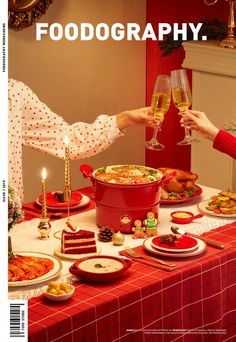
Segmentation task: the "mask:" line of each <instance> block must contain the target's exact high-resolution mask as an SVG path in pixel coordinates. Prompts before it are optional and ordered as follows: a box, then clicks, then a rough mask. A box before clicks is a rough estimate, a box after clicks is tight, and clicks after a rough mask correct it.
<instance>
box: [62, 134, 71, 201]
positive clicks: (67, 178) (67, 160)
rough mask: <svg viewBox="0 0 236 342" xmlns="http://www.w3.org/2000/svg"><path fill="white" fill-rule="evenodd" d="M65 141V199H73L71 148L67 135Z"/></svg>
mask: <svg viewBox="0 0 236 342" xmlns="http://www.w3.org/2000/svg"><path fill="white" fill-rule="evenodd" d="M64 143H65V157H64V159H65V189H64V200H65V201H70V200H71V178H70V148H69V139H68V137H67V135H66V136H65V139H64Z"/></svg>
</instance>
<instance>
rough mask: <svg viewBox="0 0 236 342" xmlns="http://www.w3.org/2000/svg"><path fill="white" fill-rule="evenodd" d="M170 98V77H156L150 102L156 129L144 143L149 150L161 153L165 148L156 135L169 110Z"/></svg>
mask: <svg viewBox="0 0 236 342" xmlns="http://www.w3.org/2000/svg"><path fill="white" fill-rule="evenodd" d="M170 97H171V86H170V76H167V75H159V76H157V79H156V83H155V86H154V90H153V94H152V102H151V108H152V111H153V113H154V122H155V124H156V127H155V128H154V129H153V135H152V138H151V140H149V141H146V143H145V147H146V148H148V149H150V150H155V151H161V150H163V149H164V148H165V146H164V145H163V144H161V143H160V142H159V141H158V140H157V133H158V132H159V131H160V129H161V125H162V122H163V120H164V115H165V113H166V112H167V111H168V110H169V107H170Z"/></svg>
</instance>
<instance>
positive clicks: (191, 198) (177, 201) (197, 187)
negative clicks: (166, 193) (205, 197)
mask: <svg viewBox="0 0 236 342" xmlns="http://www.w3.org/2000/svg"><path fill="white" fill-rule="evenodd" d="M195 187H196V192H195V194H194V195H193V196H190V197H184V198H182V199H178V200H168V199H166V200H161V202H160V204H161V205H162V204H163V205H169V204H170V205H175V204H180V203H184V202H189V201H192V200H195V199H196V198H198V197H199V196H201V194H202V188H201V187H200V186H199V185H196V184H195Z"/></svg>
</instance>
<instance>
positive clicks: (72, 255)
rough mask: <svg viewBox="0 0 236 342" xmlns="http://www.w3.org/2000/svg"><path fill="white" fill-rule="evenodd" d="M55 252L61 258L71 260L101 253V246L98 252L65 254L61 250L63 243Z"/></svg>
mask: <svg viewBox="0 0 236 342" xmlns="http://www.w3.org/2000/svg"><path fill="white" fill-rule="evenodd" d="M54 253H55V254H56V255H57V256H58V257H60V258H64V259H69V260H77V259H80V258H84V257H88V256H93V255H99V254H101V248H99V247H98V246H97V252H94V253H85V254H64V253H62V252H61V245H58V246H57V247H55V248H54Z"/></svg>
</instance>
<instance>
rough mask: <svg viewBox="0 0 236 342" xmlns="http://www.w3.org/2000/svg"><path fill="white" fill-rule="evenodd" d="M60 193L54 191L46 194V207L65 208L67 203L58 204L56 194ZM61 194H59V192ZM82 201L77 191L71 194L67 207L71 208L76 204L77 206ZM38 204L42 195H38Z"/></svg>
mask: <svg viewBox="0 0 236 342" xmlns="http://www.w3.org/2000/svg"><path fill="white" fill-rule="evenodd" d="M59 192H60V191H54V192H48V193H47V194H46V200H47V206H49V207H57V208H60V207H62V208H65V207H66V208H67V206H68V203H67V202H60V201H59V200H58V196H57V193H59ZM60 193H61V192H60ZM81 199H82V195H81V193H79V192H78V191H75V192H72V198H71V200H70V201H69V206H70V207H73V206H75V205H77V204H79V202H80V201H81ZM37 200H38V202H39V203H42V195H39V196H38V198H37Z"/></svg>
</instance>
